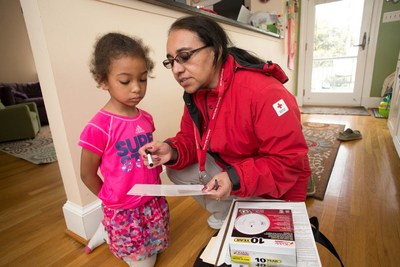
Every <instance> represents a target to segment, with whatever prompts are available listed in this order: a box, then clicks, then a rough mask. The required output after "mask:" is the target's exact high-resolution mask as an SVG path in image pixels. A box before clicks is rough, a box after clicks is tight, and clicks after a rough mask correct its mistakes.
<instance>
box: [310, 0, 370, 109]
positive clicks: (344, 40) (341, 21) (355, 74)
mask: <svg viewBox="0 0 400 267" xmlns="http://www.w3.org/2000/svg"><path fill="white" fill-rule="evenodd" d="M303 3H307V4H306V5H305V6H304V7H303V8H307V28H306V29H307V30H306V46H305V47H306V52H305V55H306V56H305V66H304V67H305V71H304V73H305V77H304V85H303V88H304V92H303V104H304V105H325V106H361V96H362V90H363V77H364V72H365V67H366V57H367V49H368V42H369V31H370V26H371V25H370V24H371V21H372V11H373V3H374V1H373V0H308V1H304V2H303Z"/></svg>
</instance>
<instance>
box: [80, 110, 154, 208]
mask: <svg viewBox="0 0 400 267" xmlns="http://www.w3.org/2000/svg"><path fill="white" fill-rule="evenodd" d="M154 130H155V127H154V122H153V118H152V116H151V115H150V114H149V113H147V112H146V111H144V110H140V109H138V114H137V115H136V116H133V117H126V116H120V115H115V114H112V113H110V112H107V111H105V110H104V109H102V110H100V111H99V112H98V113H97V114H96V115H95V116H94V117H93V118H92V119H91V120H90V122H89V123H88V124H87V125H86V127H85V128H84V130H83V131H82V133H81V136H80V140H79V145H80V146H81V147H82V148H85V149H88V150H90V151H91V152H93V153H96V154H98V155H99V156H101V158H102V159H101V163H100V168H99V169H100V172H101V174H102V176H103V178H104V183H103V187H102V188H101V190H100V192H99V194H98V197H99V198H100V199H101V200H102V201H103V204H104V205H106V206H107V207H110V208H115V209H116V208H118V209H128V208H135V207H138V206H140V205H142V204H144V203H145V202H147V201H149V200H150V199H151V198H152V197H142V196H132V195H127V192H128V191H129V190H130V189H131V188H132V187H133V185H135V184H160V183H161V180H160V173H161V170H162V168H161V166H159V167H157V168H153V169H148V168H147V167H146V166H144V165H143V162H142V160H141V158H140V156H139V153H138V150H139V148H140V147H142V146H143V145H144V144H146V143H149V142H151V141H152V140H153V132H154Z"/></svg>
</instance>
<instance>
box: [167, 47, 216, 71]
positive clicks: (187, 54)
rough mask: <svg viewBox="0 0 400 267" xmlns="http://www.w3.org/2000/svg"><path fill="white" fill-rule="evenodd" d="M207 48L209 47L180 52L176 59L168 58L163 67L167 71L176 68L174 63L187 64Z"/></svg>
mask: <svg viewBox="0 0 400 267" xmlns="http://www.w3.org/2000/svg"><path fill="white" fill-rule="evenodd" d="M206 47H209V45H205V46H202V47H200V48H197V49H194V50H192V51H184V52H179V53H178V54H176V56H175V57H174V58H167V59H166V60H164V61H163V65H164V67H166V68H167V69H171V68H172V67H173V66H174V61H176V62H178V63H179V64H182V63H186V62H187V61H188V60H189V59H190V58H191V57H192V56H193V54H194V53H196V52H197V51H200V50H201V49H204V48H206Z"/></svg>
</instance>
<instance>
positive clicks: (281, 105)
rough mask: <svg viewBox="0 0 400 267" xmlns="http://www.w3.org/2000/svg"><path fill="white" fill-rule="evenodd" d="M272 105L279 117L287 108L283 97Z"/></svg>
mask: <svg viewBox="0 0 400 267" xmlns="http://www.w3.org/2000/svg"><path fill="white" fill-rule="evenodd" d="M272 107H273V108H274V109H275V112H276V114H277V115H278V116H279V117H280V116H282V115H283V114H285V113H286V112H287V111H288V110H289V109H288V107H287V106H286V103H285V101H283V99H281V100H279V101H278V102H276V103H275V104H273V105H272Z"/></svg>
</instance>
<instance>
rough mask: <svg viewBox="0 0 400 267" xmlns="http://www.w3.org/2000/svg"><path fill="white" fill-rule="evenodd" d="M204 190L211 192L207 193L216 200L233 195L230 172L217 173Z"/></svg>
mask: <svg viewBox="0 0 400 267" xmlns="http://www.w3.org/2000/svg"><path fill="white" fill-rule="evenodd" d="M203 191H204V192H210V193H211V194H210V195H206V197H208V198H212V199H215V200H218V201H219V200H224V199H227V198H228V197H229V196H230V195H231V191H232V182H231V180H230V179H229V176H228V173H226V172H220V173H218V174H217V175H215V176H214V177H213V178H212V179H211V180H210V181H209V182H208V183H207V184H206V185H205V186H204V189H203Z"/></svg>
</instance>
